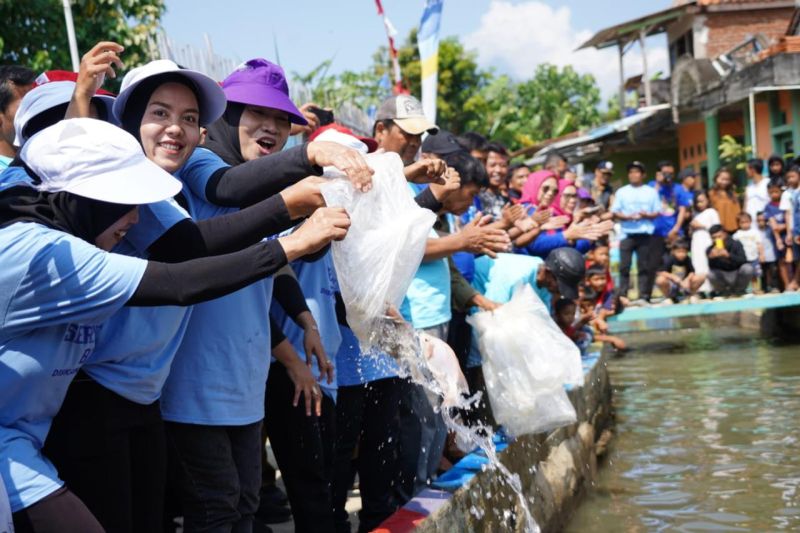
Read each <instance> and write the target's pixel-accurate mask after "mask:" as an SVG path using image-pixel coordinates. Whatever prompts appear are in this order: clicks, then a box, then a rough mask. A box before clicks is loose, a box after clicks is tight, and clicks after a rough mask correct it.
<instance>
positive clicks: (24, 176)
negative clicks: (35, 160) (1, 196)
mask: <svg viewBox="0 0 800 533" xmlns="http://www.w3.org/2000/svg"><path fill="white" fill-rule="evenodd" d="M17 185H28V186H32V185H33V180H32V179H31V177H30V175H29V174H28V172H27V171H26V170H25V169H24V168H22V167H8V168H5V169H2V167H0V191H4V190H6V189H8V188H10V187H15V186H17Z"/></svg>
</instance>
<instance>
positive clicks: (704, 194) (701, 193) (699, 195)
mask: <svg viewBox="0 0 800 533" xmlns="http://www.w3.org/2000/svg"><path fill="white" fill-rule="evenodd" d="M701 196H705V197H706V202H707V203H708V202H709V201H710V198H709V197H708V193H707V192H706V191H705V190H699V191H697V193H696V194H695V195H694V201H693V202H692V207H693V208H694V210H695V212H699V211H700V208H699V207H697V200H699V199H700V197H701Z"/></svg>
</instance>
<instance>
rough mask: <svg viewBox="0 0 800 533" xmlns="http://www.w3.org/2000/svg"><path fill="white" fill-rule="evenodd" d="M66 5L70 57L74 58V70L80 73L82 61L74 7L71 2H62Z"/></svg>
mask: <svg viewBox="0 0 800 533" xmlns="http://www.w3.org/2000/svg"><path fill="white" fill-rule="evenodd" d="M61 3H62V4H63V5H64V21H65V22H66V24H67V39H68V40H69V55H70V57H71V58H72V70H73V71H75V72H78V70H79V69H80V65H81V60H80V58H78V40H77V39H76V38H75V23H74V22H73V21H72V6H71V5H70V0H62V2H61Z"/></svg>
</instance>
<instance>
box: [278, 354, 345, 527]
mask: <svg viewBox="0 0 800 533" xmlns="http://www.w3.org/2000/svg"><path fill="white" fill-rule="evenodd" d="M293 398H294V384H293V383H292V380H291V379H290V378H289V375H288V374H287V372H286V368H285V367H284V366H283V365H282V364H280V363H273V364H272V367H271V368H270V371H269V379H268V380H267V395H266V400H265V403H266V405H265V408H266V416H265V418H264V423H265V425H266V428H267V435H269V441H270V443H271V445H272V451H273V452H274V453H275V460H276V461H277V462H278V469H279V470H280V471H281V477H282V478H283V482H284V484H285V485H286V495H287V496H288V497H289V504H290V505H291V506H292V516H293V517H294V527H295V531H297V532H298V533H300V532H317V531H318V532H320V533H322V532H332V531H334V524H333V503H332V494H331V493H332V490H333V487H332V485H333V447H334V435H335V427H336V405H335V404H334V403H333V400H331V399H330V398H329V397H327V396H325V395H323V396H322V416H319V417H317V416H316V415H313V414H312V415H311V416H306V409H305V401H304V400H305V399H304V398H302V397H301V398H300V401H299V402H298V405H297V407H294V406H292V399H293Z"/></svg>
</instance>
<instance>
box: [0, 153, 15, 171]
mask: <svg viewBox="0 0 800 533" xmlns="http://www.w3.org/2000/svg"><path fill="white" fill-rule="evenodd" d="M13 160H14V159H13V158H11V157H6V156H4V155H0V172H2V171H4V170H5V169H7V168H8V165H10V164H11V161H13Z"/></svg>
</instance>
